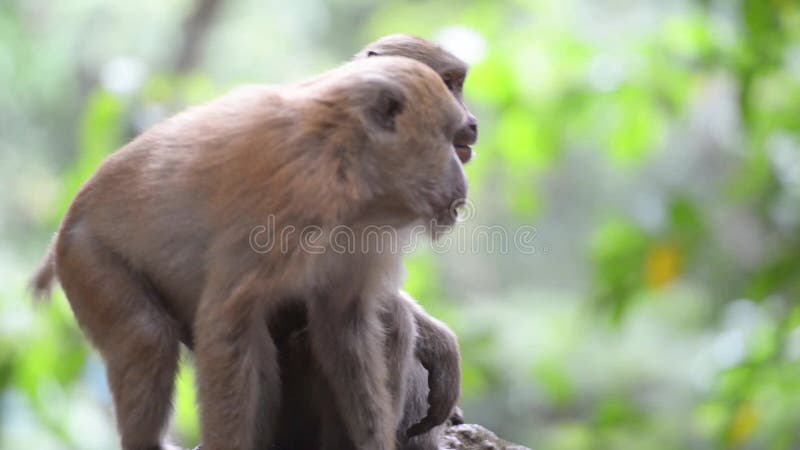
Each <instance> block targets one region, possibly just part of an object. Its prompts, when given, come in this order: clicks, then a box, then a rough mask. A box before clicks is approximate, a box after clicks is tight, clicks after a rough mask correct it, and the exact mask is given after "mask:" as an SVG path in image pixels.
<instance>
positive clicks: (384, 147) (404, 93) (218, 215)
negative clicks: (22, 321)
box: [34, 57, 469, 450]
mask: <svg viewBox="0 0 800 450" xmlns="http://www.w3.org/2000/svg"><path fill="white" fill-rule="evenodd" d="M467 127H469V120H468V118H467V117H466V115H465V113H464V111H463V108H461V106H460V105H459V103H458V102H457V101H456V100H455V98H454V97H453V96H452V95H451V94H450V92H449V91H448V89H447V86H446V85H445V83H444V82H443V81H442V79H441V78H440V77H439V75H438V74H437V73H436V72H434V71H433V70H432V69H430V68H429V67H428V66H426V65H424V64H422V63H420V62H417V61H414V60H411V59H408V58H403V57H382V58H366V59H364V60H360V61H354V62H350V63H347V64H345V65H343V66H341V67H340V68H338V69H334V70H333V71H330V72H327V73H325V74H323V75H321V76H319V77H317V78H314V79H312V80H310V81H305V82H301V83H296V84H292V85H285V86H281V87H274V86H264V85H256V86H249V87H243V88H240V89H238V90H236V91H234V92H232V93H230V94H228V95H226V96H223V97H222V98H220V99H217V100H215V101H212V102H209V103H207V104H204V105H201V106H197V107H194V108H191V109H189V110H187V111H185V112H183V113H180V114H178V115H176V116H174V117H172V118H170V119H167V120H166V121H164V122H162V123H160V124H158V125H156V126H154V127H152V128H151V129H149V130H147V131H146V132H145V133H143V134H142V135H140V136H139V137H137V138H136V139H134V140H133V141H132V142H130V143H129V144H127V145H125V146H123V147H122V148H121V149H120V150H118V151H116V152H114V153H113V154H112V155H110V156H109V157H108V158H107V159H106V160H105V161H104V162H103V164H101V166H100V168H99V169H98V170H97V172H96V173H95V174H94V175H93V176H92V177H91V178H90V180H89V181H88V182H87V183H86V184H85V185H84V186H83V187H82V188H81V190H80V191H79V193H78V195H77V196H76V198H75V199H74V201H73V203H72V204H71V206H70V207H69V209H68V212H67V214H66V216H65V218H64V219H63V221H62V223H61V226H60V228H59V230H58V232H57V234H56V237H55V239H54V242H53V244H52V245H51V249H52V254H49V255H48V256H46V257H45V263H44V265H43V267H42V268H41V269H40V271H39V272H38V273H37V275H36V277H35V279H34V282H35V285H36V287H38V288H42V289H44V288H46V287H47V282H46V281H47V280H50V281H52V279H54V278H57V279H58V280H59V281H60V283H61V286H62V288H63V290H64V292H65V294H66V297H67V299H68V301H69V303H70V306H71V308H72V310H73V313H74V314H75V316H76V319H77V322H78V324H79V325H80V326H81V328H82V329H83V331H84V333H85V334H86V335H87V337H88V338H89V340H90V341H91V342H92V343H93V345H94V346H95V347H96V348H97V349H98V350H99V352H100V354H101V356H102V357H103V359H104V361H105V365H106V372H107V375H108V379H109V385H110V387H111V391H112V397H113V402H114V405H115V415H116V419H117V426H118V430H119V432H120V438H121V444H122V447H123V449H124V450H135V449H162V448H165V447H164V444H163V443H162V435H163V431H164V426H165V422H166V419H167V416H168V415H169V412H170V399H171V396H172V391H173V383H174V376H175V371H176V369H177V359H178V344H179V342H180V341H181V340H183V339H188V338H187V337H186V335H187V333H191V339H192V340H193V341H192V343H193V346H194V351H195V359H196V365H197V385H198V400H199V404H200V418H201V429H202V438H203V441H204V443H205V444H204V445H205V448H206V449H209V450H217V449H229V448H230V449H249V448H263V447H264V446H265V445H267V444H268V442H269V441H270V439H271V436H272V434H273V432H274V424H275V421H276V417H275V416H276V412H277V410H278V403H279V402H278V399H279V397H280V376H279V369H278V356H277V350H276V347H275V342H274V340H273V339H272V338H271V336H270V333H269V331H268V327H267V326H266V324H265V321H264V317H271V315H272V314H274V313H275V312H276V311H279V310H280V308H281V306H280V300H281V299H287V298H288V299H291V298H301V299H303V301H304V303H305V307H306V310H307V314H308V328H307V330H308V340H309V342H310V344H311V345H310V348H311V351H312V355H313V360H314V361H315V362H316V363H317V364H319V367H320V369H321V371H322V373H323V375H324V378H325V379H326V381H327V383H328V384H329V386H330V392H331V393H332V397H333V399H334V402H335V404H336V409H337V410H338V412H339V417H341V419H342V422H343V423H344V428H345V429H346V432H347V434H348V438H349V439H350V440H351V441H352V442H353V444H354V446H355V448H357V449H377V450H384V449H385V450H392V449H394V448H395V442H394V440H395V434H396V428H397V425H396V423H397V420H396V417H395V415H396V414H395V412H394V411H395V409H396V408H395V407H394V406H393V405H392V404H391V399H390V394H389V388H388V387H387V385H388V378H389V375H388V371H389V368H388V367H387V363H386V361H385V358H384V356H385V355H384V353H383V351H382V350H383V346H384V345H385V344H386V342H385V339H384V338H383V335H382V330H381V322H380V317H379V316H380V314H381V311H386V310H390V311H391V310H392V309H393V306H392V303H393V302H394V301H396V293H397V291H398V289H399V286H400V284H401V281H402V276H401V266H402V263H401V258H400V256H401V255H399V254H398V253H397V252H395V251H384V252H378V251H375V250H374V249H363V248H362V249H360V251H355V252H345V253H343V252H338V251H335V250H334V246H333V239H334V238H335V231H337V229H338V227H346V228H347V229H348V230H351V231H352V232H353V233H354V234H355V235H359V234H362V235H363V234H364V233H365V231H367V230H368V229H369V228H370V227H373V226H379V227H392V228H393V229H395V230H396V231H397V232H398V233H400V234H401V235H405V234H408V233H409V232H410V230H411V229H412V227H413V226H415V225H419V224H422V223H425V224H427V225H426V226H425V229H426V230H427V232H428V234H430V235H431V236H433V237H434V238H435V237H436V236H438V233H439V230H438V226H439V225H444V226H445V227H447V226H452V224H453V223H454V221H455V219H454V217H453V215H452V205H453V204H454V202H459V201H462V200H463V198H465V196H466V191H467V182H466V177H465V176H464V172H463V168H462V163H461V161H460V159H459V156H458V154H457V150H456V147H455V145H454V141H455V136H456V135H457V134H458V133H459V132H460V131H461V130H462V129H464V128H467ZM265 216H269V218H271V219H273V220H274V223H275V224H277V229H279V230H281V232H283V231H286V230H289V231H295V230H301V232H299V233H289V235H288V237H286V240H285V241H282V242H281V244H282V245H285V248H282V249H281V251H269V252H259V251H255V249H254V246H253V231H254V230H256V229H257V228H258V226H259V225H261V223H263V221H264V220H265V219H264V218H265ZM308 230H311V231H308ZM268 237H269V236H268ZM273 237H274V236H273ZM282 237H283V236H282ZM309 237H311V239H309ZM309 240H310V241H312V242H311V243H310V244H309ZM49 272H52V274H49ZM394 309H396V307H395V308H394ZM406 347H408V346H406ZM412 351H413V349H411V348H410V347H409V348H399V349H398V353H405V354H411V352H412ZM400 371H401V373H404V371H405V368H400ZM401 381H402V380H401Z"/></svg>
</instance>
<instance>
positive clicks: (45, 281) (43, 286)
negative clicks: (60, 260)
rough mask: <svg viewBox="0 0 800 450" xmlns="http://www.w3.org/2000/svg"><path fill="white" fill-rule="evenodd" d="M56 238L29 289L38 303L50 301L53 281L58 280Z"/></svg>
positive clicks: (51, 243)
mask: <svg viewBox="0 0 800 450" xmlns="http://www.w3.org/2000/svg"><path fill="white" fill-rule="evenodd" d="M55 248H56V238H53V240H52V242H50V245H49V246H48V247H47V253H45V255H44V258H42V262H41V264H40V265H39V268H38V269H36V273H35V274H34V275H33V278H31V281H30V283H29V289H30V290H31V293H32V294H33V299H34V300H35V301H36V302H43V301H45V300H49V299H50V292H51V291H52V289H53V281H55V279H56V252H55Z"/></svg>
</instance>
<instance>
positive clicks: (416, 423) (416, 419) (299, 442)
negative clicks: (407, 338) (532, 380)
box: [276, 34, 478, 450]
mask: <svg viewBox="0 0 800 450" xmlns="http://www.w3.org/2000/svg"><path fill="white" fill-rule="evenodd" d="M374 56H405V57H410V58H412V59H416V60H418V61H420V62H423V63H425V64H427V65H428V66H429V67H431V68H432V69H434V70H436V71H437V73H439V75H440V77H441V78H442V80H443V81H445V84H446V85H447V87H448V89H449V90H450V91H451V93H452V94H453V96H454V97H455V98H456V100H457V101H458V102H459V105H461V107H462V108H463V110H464V112H465V113H466V114H467V117H468V126H467V127H464V128H463V129H461V130H460V131H459V133H458V134H457V135H456V140H455V142H454V145H455V146H456V151H457V153H458V155H459V158H460V159H461V161H462V163H465V164H466V163H467V162H468V161H469V160H470V158H471V155H472V149H471V147H470V146H471V145H473V144H474V143H475V142H476V140H477V125H478V124H477V119H476V118H475V116H474V115H473V114H472V113H471V112H470V111H469V109H468V108H467V106H466V104H465V102H464V99H463V85H464V80H465V78H466V74H467V71H468V67H467V65H466V64H465V63H464V62H463V61H461V60H460V59H458V58H457V57H455V56H454V55H452V54H451V53H449V52H447V51H446V50H444V49H443V48H441V47H440V46H438V45H437V44H435V43H433V42H431V41H428V40H426V39H423V38H420V37H416V36H411V35H403V34H398V35H391V36H386V37H384V38H381V39H379V40H378V41H375V42H373V43H371V44H368V45H367V46H366V47H365V48H364V49H362V50H361V51H359V52H358V53H356V55H355V56H354V59H363V58H369V57H374ZM399 297H400V300H401V301H399V302H397V303H396V304H398V305H403V306H404V307H408V308H409V309H410V310H411V312H412V315H413V316H414V320H415V323H416V326H417V327H419V328H422V330H423V331H424V332H420V336H419V337H418V338H417V339H416V340H415V349H416V351H415V361H413V362H412V363H411V369H410V371H409V373H408V374H407V377H408V379H407V384H408V392H407V393H406V395H405V400H404V402H403V406H404V411H403V412H402V414H401V418H402V420H401V423H400V427H399V429H398V436H397V439H398V445H399V447H400V448H403V449H408V450H413V449H437V448H438V441H439V438H440V437H441V435H442V433H443V431H444V424H445V421H446V420H447V418H448V417H449V416H450V415H451V413H454V407H455V402H456V400H457V399H458V395H459V393H460V369H459V360H460V357H459V353H458V343H457V340H456V338H455V336H454V335H453V333H452V332H451V331H450V330H449V328H447V326H446V325H444V324H443V323H441V322H439V321H436V320H435V319H433V318H431V317H430V316H428V315H427V314H426V313H425V312H424V310H422V308H420V307H419V306H418V305H416V302H415V301H414V300H413V299H412V298H411V297H410V296H408V295H407V294H405V293H400V294H399ZM301 309H302V308H301ZM296 312H297V311H296ZM299 314H300V316H299V317H298V319H297V323H298V325H300V324H302V323H303V322H304V320H303V317H302V314H303V312H302V311H300V312H299ZM283 323H285V321H284V322H283ZM386 325H387V328H389V329H391V324H390V323H387V324H386ZM300 326H301V325H300ZM300 326H298V327H297V328H295V330H297V329H298V328H300ZM284 335H285V336H288V333H284ZM306 339H307V336H306V335H305V333H303V332H298V333H295V334H293V335H292V336H291V337H289V338H287V340H286V341H284V340H278V341H277V342H278V349H279V352H280V354H281V370H282V372H283V373H284V377H285V379H286V380H288V382H287V383H285V384H284V386H283V390H284V392H283V395H284V397H285V398H287V400H286V401H284V402H283V403H282V407H283V409H282V411H281V413H280V418H281V422H280V425H279V427H278V431H279V435H278V438H277V440H276V442H277V444H276V448H279V449H302V448H320V446H324V445H326V444H327V445H333V447H332V448H339V447H341V448H344V447H345V446H349V445H350V444H346V443H342V442H341V438H340V437H336V438H334V442H336V444H330V443H327V442H326V443H322V444H321V443H320V439H321V438H320V433H322V431H320V428H321V427H322V428H325V427H327V428H328V429H333V430H337V429H341V424H340V423H338V421H337V420H336V417H331V413H330V412H331V411H332V408H330V395H329V394H328V393H327V392H324V391H325V388H324V386H325V384H324V380H320V379H319V377H315V376H314V374H313V373H312V372H311V371H310V370H309V368H310V367H312V366H311V365H309V364H307V360H306V358H308V355H309V351H308V349H307V348H306V347H307V345H308V343H307V342H306V341H305V340H306ZM309 386H314V387H315V388H316V389H315V390H309ZM428 405H430V410H428ZM318 413H325V414H323V415H325V417H326V419H325V420H324V422H325V423H323V424H320V420H321V419H320V416H319V414H318ZM334 416H335V411H334ZM456 420H458V419H457V418H456ZM327 422H330V423H327ZM431 430H432V431H431ZM407 431H409V432H407ZM326 434H329V433H327V432H326ZM323 440H324V439H323Z"/></svg>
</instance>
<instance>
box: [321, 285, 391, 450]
mask: <svg viewBox="0 0 800 450" xmlns="http://www.w3.org/2000/svg"><path fill="white" fill-rule="evenodd" d="M333 292H336V291H335V290H334V291H333ZM369 300H375V299H367V301H364V300H363V299H360V298H359V297H358V296H351V298H347V299H345V298H327V297H326V296H320V297H318V298H316V299H314V301H312V302H310V305H309V337H310V339H311V348H312V351H313V354H314V357H315V358H316V360H317V361H318V363H319V364H320V368H321V369H322V372H323V375H324V376H325V377H326V378H327V380H328V383H329V385H330V387H331V391H332V393H333V397H334V399H335V402H336V406H337V409H338V411H339V414H340V416H341V418H342V421H343V422H344V424H345V428H346V429H347V431H348V433H349V434H350V438H351V439H352V441H353V443H354V444H355V446H356V448H357V449H359V450H393V449H394V448H395V429H396V424H395V416H394V412H393V408H392V405H391V397H390V395H389V391H388V389H387V369H386V362H385V359H384V355H383V350H384V342H383V341H384V337H383V332H382V330H381V323H380V319H379V318H378V311H376V310H375V308H376V307H378V306H379V305H375V304H374V303H375V302H372V301H369Z"/></svg>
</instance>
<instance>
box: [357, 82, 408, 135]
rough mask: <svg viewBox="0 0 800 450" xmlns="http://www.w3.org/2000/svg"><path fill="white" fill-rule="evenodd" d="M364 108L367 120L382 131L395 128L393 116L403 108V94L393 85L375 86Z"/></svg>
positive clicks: (404, 102)
mask: <svg viewBox="0 0 800 450" xmlns="http://www.w3.org/2000/svg"><path fill="white" fill-rule="evenodd" d="M369 102H370V103H369V106H368V107H367V109H366V111H365V112H366V117H367V121H368V122H369V123H370V124H371V125H374V126H375V127H376V128H378V129H381V130H384V131H394V130H395V118H396V117H397V116H398V115H400V113H402V112H403V110H404V109H405V104H406V99H405V95H403V93H402V92H401V91H400V90H399V89H397V88H396V87H394V86H386V85H384V86H380V87H378V86H376V89H375V95H374V96H372V98H371V99H370V100H369Z"/></svg>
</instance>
